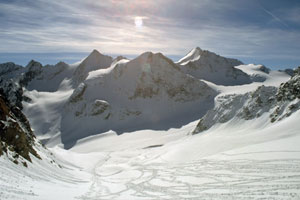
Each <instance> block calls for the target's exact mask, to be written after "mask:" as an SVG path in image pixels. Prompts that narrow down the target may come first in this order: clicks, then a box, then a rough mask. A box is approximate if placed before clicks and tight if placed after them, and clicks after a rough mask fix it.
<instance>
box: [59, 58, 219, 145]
mask: <svg viewBox="0 0 300 200" xmlns="http://www.w3.org/2000/svg"><path fill="white" fill-rule="evenodd" d="M216 94H217V92H216V91H214V90H213V89H211V88H210V87H209V86H208V85H207V84H206V83H204V82H202V81H200V80H198V79H195V78H194V77H191V76H189V75H186V74H184V73H182V72H181V71H180V69H179V68H178V66H176V65H175V64H174V63H173V62H172V61H171V60H170V59H168V58H166V57H165V56H163V55H162V54H160V53H157V54H154V53H151V52H146V53H144V54H142V55H140V56H139V57H137V58H136V59H133V60H131V61H129V60H126V59H121V60H119V61H118V62H115V63H114V64H113V65H111V67H109V68H107V69H99V70H95V71H92V72H90V73H89V75H88V77H87V79H86V80H85V81H84V82H83V83H81V84H79V86H78V87H77V88H76V89H75V90H74V92H73V94H72V95H71V96H70V98H69V100H68V102H67V103H66V105H65V107H64V112H63V116H62V123H61V125H62V126H61V130H62V141H63V143H64V144H68V143H69V142H70V141H76V140H77V139H81V138H84V137H86V136H89V135H93V134H97V133H100V132H105V131H108V130H114V131H116V132H118V133H122V132H124V131H130V130H138V129H147V128H151V127H152V128H154V129H167V128H169V127H174V126H178V125H179V124H184V123H186V122H188V121H190V120H193V119H196V118H197V117H199V116H202V115H203V114H204V113H205V112H206V111H207V109H209V108H210V107H211V106H212V104H211V102H212V99H213V98H214V96H215V95H216ZM204 105H205V106H204ZM70 124H73V125H72V126H70Z"/></svg>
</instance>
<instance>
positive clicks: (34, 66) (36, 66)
mask: <svg viewBox="0 0 300 200" xmlns="http://www.w3.org/2000/svg"><path fill="white" fill-rule="evenodd" d="M42 67H43V66H42V64H41V63H39V62H36V61H34V60H31V61H30V62H29V63H28V65H27V66H26V69H27V71H26V72H25V74H24V75H23V77H22V79H21V80H20V84H21V85H22V86H27V85H28V83H29V82H30V81H32V80H33V79H34V78H35V77H36V76H38V75H39V74H40V73H41V72H42Z"/></svg>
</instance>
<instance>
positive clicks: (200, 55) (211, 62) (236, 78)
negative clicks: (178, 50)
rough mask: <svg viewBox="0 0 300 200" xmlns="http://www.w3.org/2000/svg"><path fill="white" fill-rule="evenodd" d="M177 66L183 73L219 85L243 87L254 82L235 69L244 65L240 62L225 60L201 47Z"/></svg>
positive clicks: (191, 52)
mask: <svg viewBox="0 0 300 200" xmlns="http://www.w3.org/2000/svg"><path fill="white" fill-rule="evenodd" d="M177 64H178V66H179V67H180V69H181V70H182V71H183V72H185V73H187V74H190V75H192V76H194V77H196V78H199V79H204V80H206V81H210V82H213V83H215V84H217V85H242V84H249V83H251V82H252V81H251V79H250V77H249V76H248V75H247V74H245V73H244V72H242V71H241V70H239V69H236V68H235V66H238V65H241V64H242V62H240V61H239V60H236V59H230V58H224V57H221V56H219V55H217V54H215V53H212V52H209V51H206V50H202V49H200V48H199V47H197V48H195V49H193V50H191V51H190V52H189V53H188V54H187V55H186V56H185V57H183V58H182V59H180V60H179V61H178V62H177Z"/></svg>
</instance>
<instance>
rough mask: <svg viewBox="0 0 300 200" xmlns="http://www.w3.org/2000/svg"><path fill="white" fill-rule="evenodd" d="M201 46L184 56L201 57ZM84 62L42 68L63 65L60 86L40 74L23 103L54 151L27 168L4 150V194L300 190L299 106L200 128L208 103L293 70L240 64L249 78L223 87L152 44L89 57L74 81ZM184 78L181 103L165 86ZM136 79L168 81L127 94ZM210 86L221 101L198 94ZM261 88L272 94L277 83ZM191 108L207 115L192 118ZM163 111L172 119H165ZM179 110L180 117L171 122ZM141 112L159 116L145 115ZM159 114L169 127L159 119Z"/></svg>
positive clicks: (292, 195)
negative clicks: (135, 51)
mask: <svg viewBox="0 0 300 200" xmlns="http://www.w3.org/2000/svg"><path fill="white" fill-rule="evenodd" d="M200 50H201V49H200ZM200 50H199V49H198V48H197V49H195V50H193V51H191V52H190V53H189V54H188V55H187V56H185V57H184V58H183V59H181V60H180V61H179V62H180V63H183V64H187V63H185V62H187V61H188V60H189V61H188V63H193V62H197V60H199V59H200V57H201V56H200V54H199V55H198V54H197V51H199V52H200ZM201 51H202V50H201ZM92 55H98V56H99V52H93V53H92ZM101 56H103V55H101ZM92 57H93V56H92ZM96 57H97V56H96ZM213 57H214V56H213ZM85 60H86V59H85ZM108 60H110V59H108ZM92 61H97V62H94V63H98V64H99V63H102V61H101V60H98V59H96V58H94V59H91V62H92ZM98 61H99V62H98ZM109 62H110V61H109ZM81 63H83V62H81ZM81 63H77V64H74V65H68V66H66V68H65V67H63V68H59V67H57V68H50V67H49V71H48V72H47V73H46V71H45V72H42V76H43V73H46V74H53V73H52V70H53V71H54V69H55V70H57V71H56V72H60V73H58V74H57V75H56V76H55V77H54V78H53V79H47V81H49V83H53V84H54V85H55V87H51V86H47V81H46V80H40V81H39V80H33V81H32V82H30V84H29V85H30V89H27V90H25V95H26V96H28V97H29V98H30V99H31V101H29V102H23V105H24V110H23V111H24V113H25V114H26V116H27V117H28V119H29V121H30V123H31V126H32V128H33V129H34V131H35V133H36V134H37V137H38V138H39V139H40V140H42V141H43V142H45V143H46V144H47V147H48V148H49V150H50V152H51V153H50V152H49V151H46V150H43V149H42V148H41V147H39V149H38V152H39V154H40V155H41V157H42V160H38V159H36V158H34V157H33V158H32V159H33V163H29V162H27V164H28V168H25V167H23V166H22V165H15V164H14V163H12V162H11V161H9V160H8V158H7V157H5V156H1V157H0V177H1V179H0V188H1V190H0V199H11V200H14V199H28V200H29V199H42V200H44V199H45V200H46V199H90V200H93V199H95V200H96V199H120V200H122V199H133V200H134V199H300V145H299V143H300V131H299V130H300V124H299V119H300V111H299V110H298V111H296V112H294V113H292V114H291V115H290V116H289V117H285V118H282V120H280V121H276V122H275V123H271V122H270V114H271V113H272V111H273V110H268V109H265V107H264V108H262V110H263V111H264V112H261V113H260V112H259V113H260V114H261V116H259V117H255V118H251V119H249V120H245V119H243V118H240V117H238V115H232V117H231V118H230V119H229V120H228V121H226V122H225V123H215V124H213V126H212V127H211V128H210V129H208V130H206V131H203V132H201V133H199V134H197V135H192V132H193V131H194V130H195V128H196V126H197V124H198V122H199V119H200V118H201V117H202V116H203V115H204V114H205V112H206V111H207V110H209V109H210V108H212V106H215V107H216V106H218V105H221V104H219V101H218V98H221V99H222V98H228V99H229V100H230V97H231V96H232V97H233V96H236V95H246V94H248V93H251V92H253V91H255V90H256V89H257V87H259V86H262V85H264V86H266V87H267V86H272V87H278V86H279V85H280V84H281V83H282V82H286V81H287V80H289V78H290V76H289V75H287V74H286V73H284V72H275V71H267V72H266V71H262V66H261V65H253V64H250V65H239V66H235V68H236V69H238V70H240V71H241V72H243V74H242V76H243V77H248V78H249V80H250V79H251V82H247V84H244V85H236V84H233V85H232V84H229V85H227V86H225V85H226V84H223V85H220V84H216V83H214V82H211V81H209V80H202V79H200V80H199V79H197V78H194V77H192V76H190V75H186V74H184V73H182V71H179V70H177V67H178V64H177V65H175V64H174V63H173V64H174V65H173V64H172V63H170V61H169V60H168V59H167V58H165V57H164V56H163V55H161V54H153V53H151V52H147V53H144V54H142V55H141V56H140V57H138V58H136V59H133V60H127V59H124V58H121V57H120V58H119V59H115V60H114V61H112V64H110V65H103V66H102V67H101V66H100V65H93V67H92V66H87V65H85V67H84V68H82V69H84V70H83V71H84V76H86V77H85V78H84V80H82V81H78V80H79V79H76V81H78V83H77V84H73V81H74V80H73V72H74V71H75V70H76V69H78V67H79V66H81V67H82V66H83V65H81ZM52 67H53V66H52ZM89 67H91V68H89ZM60 69H63V70H62V71H60ZM158 69H159V70H158ZM221 71H222V70H221ZM218 73H221V72H220V71H218ZM142 74H144V75H143V76H142ZM42 76H41V77H42ZM140 77H143V82H139V81H140V80H139V78H140ZM158 77H164V81H165V82H164V83H167V84H165V85H156V84H155V81H153V79H155V78H158ZM216 77H217V78H220V77H218V76H216ZM221 78H222V77H221ZM247 80H248V79H247ZM51 81H53V82H51ZM227 81H229V82H227V83H234V82H231V81H232V80H231V79H230V78H229V79H228V80H227ZM39 83H43V84H40V85H39ZM181 84H182V85H185V87H187V88H189V89H190V90H189V94H188V95H180V94H179V96H176V95H175V98H179V97H180V98H183V97H184V96H185V98H186V99H184V100H185V101H182V102H177V101H174V99H173V97H170V96H168V95H167V92H166V91H167V90H168V89H170V87H177V86H179V85H181ZM49 85H50V84H49ZM138 86H142V87H145V86H147V87H148V86H149V87H150V86H151V87H152V88H156V87H158V88H159V89H160V90H159V92H158V93H157V95H153V96H152V97H151V98H142V97H136V98H132V99H128V97H131V96H132V94H133V91H135V89H136V88H137V87H138ZM38 87H39V89H33V88H38ZM203 88H205V90H204V91H205V92H204V96H205V95H212V96H213V97H214V96H215V95H217V96H216V97H215V102H214V105H210V104H208V102H209V101H208V100H207V99H205V98H204V99H202V98H203V96H200V97H199V98H198V97H197V93H196V92H195V91H197V90H200V89H203ZM262 90H263V91H264V92H263V94H262V95H264V94H266V93H268V92H269V91H270V90H272V89H268V88H265V87H263V89H262ZM189 95H191V96H190V97H191V98H187V96H189ZM195 97H196V98H195ZM266 97H267V95H266ZM180 98H179V99H180ZM261 98H265V96H261ZM211 100H212V99H211ZM295 101H296V100H295ZM72 102H73V103H72ZM291 103H295V102H291ZM240 105H242V106H243V105H245V106H250V105H251V101H250V100H249V101H248V100H247V99H246V100H245V101H238V102H235V101H234V102H233V103H232V105H231V106H232V109H231V110H230V111H232V112H235V111H236V110H234V109H237V108H238V106H240ZM286 106H288V104H287V105H286ZM200 108H205V109H204V110H201V109H200ZM197 109H199V110H197ZM264 109H265V110H264ZM76 111H78V112H79V113H77V114H78V116H76V115H75V114H76ZM184 111H186V112H184ZM193 111H195V112H197V113H201V114H199V115H198V116H196V118H195V119H193V118H191V119H186V120H185V121H184V118H188V117H187V116H189V115H190V114H191V113H192V112H193ZM200 111H201V112H200ZM221 111H222V113H223V112H224V113H225V112H230V111H229V110H228V109H227V110H226V108H224V110H221ZM139 112H141V113H143V114H140V113H139ZM144 113H146V114H145V115H144ZM95 114H96V116H95ZM227 114H228V113H227ZM255 114H256V113H255ZM143 115H144V116H143ZM107 116H108V118H111V120H106V119H105V118H106V117H107ZM163 116H164V117H170V118H168V120H165V121H163V119H164V118H162V117H163ZM173 118H174V119H175V118H178V119H179V120H178V121H175V123H173V124H171V123H169V122H170V119H173ZM143 120H145V121H150V122H151V123H149V125H148V126H145V124H143V125H140V124H138V122H140V121H143ZM151 120H152V121H151ZM183 121H184V122H183ZM212 121H213V119H212ZM160 122H161V123H162V124H164V125H165V127H163V128H161V127H159V126H160ZM128 124H130V125H132V127H133V128H132V127H129V128H128V129H122V131H121V133H122V134H120V131H119V130H120V129H118V128H119V127H118V126H125V125H128ZM103 127H104V128H103ZM67 129H68V130H67ZM64 131H69V132H64ZM72 133H73V134H72ZM62 139H63V140H64V139H70V140H71V141H72V142H73V144H72V145H70V146H69V148H70V149H68V150H66V149H64V148H66V146H64V144H65V143H64V141H62ZM60 166H61V167H60Z"/></svg>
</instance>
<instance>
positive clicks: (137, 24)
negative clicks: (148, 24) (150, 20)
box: [134, 17, 143, 28]
mask: <svg viewBox="0 0 300 200" xmlns="http://www.w3.org/2000/svg"><path fill="white" fill-rule="evenodd" d="M134 23H135V27H137V28H142V27H143V18H142V17H135V18H134Z"/></svg>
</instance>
